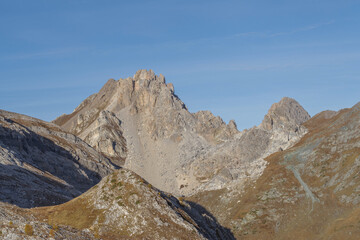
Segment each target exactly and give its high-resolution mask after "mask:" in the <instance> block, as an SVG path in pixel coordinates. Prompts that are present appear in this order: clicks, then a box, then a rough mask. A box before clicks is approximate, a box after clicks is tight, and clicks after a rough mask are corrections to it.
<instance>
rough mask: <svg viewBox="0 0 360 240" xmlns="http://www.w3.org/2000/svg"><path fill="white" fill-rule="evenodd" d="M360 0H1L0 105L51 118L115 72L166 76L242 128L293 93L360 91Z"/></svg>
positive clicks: (319, 105)
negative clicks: (147, 71)
mask: <svg viewBox="0 0 360 240" xmlns="http://www.w3.org/2000/svg"><path fill="white" fill-rule="evenodd" d="M359 13H360V1H358V0H356V1H350V0H342V1H339V0H336V1H334V0H326V1H325V0H311V1H308V0H302V1H295V0H294V1H293V0H287V1H285V0H283V1H276V0H274V1H268V0H263V1H257V0H251V1H250V0H248V1H241V0H237V1H226V0H224V1H212V0H206V1H200V0H192V1H171V0H166V1H150V0H147V1H135V0H134V1H110V0H102V1H100V0H98V1H94V0H86V1H80V0H78V1H76V0H71V1H70V0H61V1H60V0H58V1H55V0H54V1H48V0H32V1H28V0H24V1H19V0H2V1H0V81H1V88H0V108H1V109H5V110H9V111H14V112H19V113H23V114H27V115H30V116H34V117H37V118H40V119H44V120H52V119H54V118H55V117H57V116H59V115H61V114H63V113H70V112H72V110H73V109H74V108H75V107H76V106H77V105H78V104H79V103H80V102H81V101H82V100H84V99H85V98H86V97H87V96H89V95H90V94H92V93H95V92H97V91H98V90H99V89H100V88H101V86H102V85H103V84H104V83H105V82H106V81H107V80H108V79H109V78H114V79H119V78H125V77H128V76H132V75H133V74H134V73H135V72H136V70H138V69H153V70H154V71H155V73H157V74H159V73H162V74H164V75H165V77H166V79H167V81H168V82H172V83H173V84H174V86H175V91H176V93H177V95H178V96H179V97H180V98H181V99H182V100H183V101H184V102H185V104H186V105H187V107H188V108H189V110H190V111H192V112H195V111H198V110H211V111H212V112H213V113H214V114H215V115H220V116H221V117H222V118H223V119H224V120H225V121H229V120H230V119H235V121H236V122H237V124H238V128H239V129H244V128H249V127H252V126H254V125H257V124H259V123H260V122H261V120H262V118H263V116H264V115H265V114H266V112H267V110H268V108H269V107H270V106H271V104H272V103H274V102H277V101H279V100H280V99H281V98H282V97H283V96H289V97H293V98H295V99H296V100H298V101H299V102H300V104H302V105H303V106H304V108H305V109H306V110H308V112H309V113H310V114H311V115H314V114H316V113H318V112H320V111H322V110H326V109H333V110H338V109H340V108H345V107H351V106H352V105H354V104H355V103H357V102H358V101H360V94H359V90H360V31H359V29H360V14H359Z"/></svg>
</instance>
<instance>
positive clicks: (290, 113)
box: [53, 70, 310, 195]
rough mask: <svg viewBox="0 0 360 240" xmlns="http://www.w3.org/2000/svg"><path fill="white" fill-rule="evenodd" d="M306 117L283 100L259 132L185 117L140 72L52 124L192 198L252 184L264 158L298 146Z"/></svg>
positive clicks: (167, 91) (205, 116)
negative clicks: (192, 196) (201, 194)
mask: <svg viewBox="0 0 360 240" xmlns="http://www.w3.org/2000/svg"><path fill="white" fill-rule="evenodd" d="M309 118H310V116H309V114H308V113H307V112H306V111H305V110H304V109H303V108H302V107H301V106H300V105H299V104H298V103H297V102H296V101H295V100H293V99H290V98H284V99H282V100H281V101H280V102H279V103H278V104H275V105H274V106H273V107H272V108H271V109H270V111H269V113H268V115H266V117H265V119H264V121H263V123H262V124H261V125H260V126H258V127H254V128H252V129H249V130H244V131H242V132H240V131H239V130H238V129H237V127H236V124H235V122H234V121H230V122H229V123H228V124H226V123H225V122H224V121H223V120H222V119H221V118H220V117H218V116H217V117H216V116H214V115H213V114H212V113H211V112H209V111H199V112H197V113H190V112H189V111H188V110H187V108H186V106H185V104H184V103H183V102H182V101H181V100H180V99H179V98H178V96H177V95H176V94H175V90H174V86H173V85H172V84H171V83H166V81H165V77H164V76H163V75H161V74H160V75H158V76H156V75H155V74H154V72H153V71H152V70H149V71H147V70H139V71H138V72H136V74H135V75H134V76H133V77H129V78H126V79H120V80H117V81H116V80H113V79H111V80H109V81H108V82H107V83H106V84H105V85H104V87H103V88H102V89H101V90H100V91H99V92H98V93H96V94H93V95H91V96H90V97H89V98H87V99H86V100H85V101H84V102H82V103H81V104H80V105H79V106H78V107H77V108H76V109H75V110H74V112H73V113H71V114H69V115H62V116H60V117H59V118H57V119H55V120H54V121H53V122H54V123H55V124H58V125H59V126H61V127H62V128H63V129H65V130H66V131H69V132H71V133H73V134H75V135H77V136H79V137H80V138H81V139H83V140H84V141H86V142H87V143H89V144H90V145H91V146H93V147H94V148H96V149H98V150H99V151H100V152H101V153H103V154H104V155H105V156H107V157H109V158H110V159H117V161H115V160H114V161H113V162H117V163H118V165H122V164H124V166H125V167H126V168H128V169H131V170H133V171H135V172H136V173H138V174H139V175H140V176H142V177H144V178H145V179H146V180H147V181H149V182H150V183H151V184H153V185H154V186H156V187H158V188H159V189H162V190H164V191H167V192H171V193H173V194H177V195H191V194H194V193H196V192H199V191H204V190H213V189H221V188H223V187H225V186H227V185H229V184H233V183H234V184H236V185H237V184H239V183H240V182H243V181H244V179H245V178H246V179H247V178H248V177H249V175H250V177H251V178H253V179H255V178H257V177H258V176H259V175H261V172H262V170H263V169H264V168H265V165H266V162H265V161H264V160H263V158H264V157H266V156H268V155H269V154H271V153H274V152H276V151H278V150H279V149H286V148H287V147H289V146H291V145H292V144H294V143H295V142H296V141H298V140H299V139H300V138H301V137H302V136H303V135H304V134H305V133H306V131H307V130H306V128H304V127H303V126H301V123H303V122H304V121H306V120H308V119H309ZM124 162H125V163H124Z"/></svg>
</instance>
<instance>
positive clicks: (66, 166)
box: [0, 110, 116, 207]
mask: <svg viewBox="0 0 360 240" xmlns="http://www.w3.org/2000/svg"><path fill="white" fill-rule="evenodd" d="M0 165H1V168H0V179H1V189H0V200H1V201H3V202H8V203H11V204H15V205H17V206H20V207H35V206H46V205H54V204H60V203H63V202H66V201H69V200H70V199H72V198H74V197H76V196H79V195H80V194H81V193H83V192H85V191H86V190H88V189H89V188H91V187H92V186H94V185H95V184H97V183H98V182H99V181H100V180H101V178H103V177H105V176H107V175H108V174H110V173H112V172H113V171H114V170H115V169H116V166H115V165H114V164H112V163H111V161H110V160H109V159H107V158H105V157H103V156H102V155H101V154H99V153H98V152H97V151H95V150H94V149H93V148H91V147H90V146H89V145H88V144H87V143H85V142H84V141H82V140H81V139H80V138H78V137H76V136H74V135H72V134H70V133H67V132H65V131H63V130H62V129H61V128H60V127H59V126H57V125H55V124H52V123H48V122H44V121H41V120H39V119H35V118H32V117H28V116H25V115H21V114H17V113H11V112H7V111H3V110H0Z"/></svg>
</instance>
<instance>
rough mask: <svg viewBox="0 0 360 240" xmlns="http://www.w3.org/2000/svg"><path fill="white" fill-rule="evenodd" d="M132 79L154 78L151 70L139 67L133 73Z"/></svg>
mask: <svg viewBox="0 0 360 240" xmlns="http://www.w3.org/2000/svg"><path fill="white" fill-rule="evenodd" d="M133 78H134V80H153V79H155V78H156V76H155V73H154V71H153V70H151V69H150V70H149V71H148V70H146V69H140V70H138V71H137V72H136V73H135V75H134V77H133Z"/></svg>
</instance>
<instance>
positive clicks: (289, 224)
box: [190, 103, 360, 239]
mask: <svg viewBox="0 0 360 240" xmlns="http://www.w3.org/2000/svg"><path fill="white" fill-rule="evenodd" d="M274 122H276V121H274ZM273 125H274V126H275V125H276V124H273ZM304 126H305V127H306V128H307V129H308V130H309V133H308V134H307V135H305V136H304V137H303V138H302V139H301V140H300V142H298V143H297V144H296V145H295V146H293V147H291V148H289V149H288V150H285V151H282V152H278V153H276V154H273V155H271V156H270V157H268V158H267V159H266V162H267V163H268V165H267V167H266V169H265V170H264V172H263V174H262V175H261V177H259V178H258V180H257V181H256V182H248V183H246V186H245V187H243V188H239V186H237V187H233V188H227V189H222V190H214V191H208V192H202V193H198V194H197V195H195V196H193V197H192V198H190V200H192V201H195V202H198V203H200V204H202V205H203V206H204V207H206V208H207V209H209V211H211V212H212V213H213V214H214V215H215V216H216V217H217V219H218V220H219V222H220V223H222V224H224V225H225V226H228V227H231V230H232V232H233V233H234V235H235V237H236V238H238V239H292V238H293V236H296V239H358V237H359V234H360V231H359V229H360V211H359V204H360V187H359V186H360V177H359V169H360V157H359V156H360V144H359V143H360V103H358V104H357V105H355V106H354V107H353V108H351V109H344V110H341V111H340V112H331V111H325V112H322V113H320V114H318V115H316V116H314V117H313V118H312V119H310V120H309V121H307V122H306V123H305V124H304ZM239 189H241V190H239Z"/></svg>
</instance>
